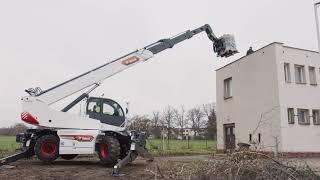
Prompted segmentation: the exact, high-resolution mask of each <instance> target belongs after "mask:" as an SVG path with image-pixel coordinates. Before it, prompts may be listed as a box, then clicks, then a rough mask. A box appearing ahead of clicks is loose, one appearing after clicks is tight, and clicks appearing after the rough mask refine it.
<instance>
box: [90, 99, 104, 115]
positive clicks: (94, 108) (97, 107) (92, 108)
mask: <svg viewBox="0 0 320 180" xmlns="http://www.w3.org/2000/svg"><path fill="white" fill-rule="evenodd" d="M88 111H90V112H93V113H100V112H101V106H100V103H98V102H96V101H90V102H89V104H88Z"/></svg>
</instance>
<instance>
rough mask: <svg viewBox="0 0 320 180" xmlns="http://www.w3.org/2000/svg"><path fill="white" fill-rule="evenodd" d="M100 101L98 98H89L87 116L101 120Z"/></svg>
mask: <svg viewBox="0 0 320 180" xmlns="http://www.w3.org/2000/svg"><path fill="white" fill-rule="evenodd" d="M101 114H102V101H101V99H99V98H89V99H88V102H87V115H89V118H92V119H96V120H101V118H102V116H101Z"/></svg>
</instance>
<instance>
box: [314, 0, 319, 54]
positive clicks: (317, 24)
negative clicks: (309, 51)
mask: <svg viewBox="0 0 320 180" xmlns="http://www.w3.org/2000/svg"><path fill="white" fill-rule="evenodd" d="M319 7H320V2H317V3H315V4H314V15H315V18H316V28H317V36H318V51H319V53H320V29H319V16H318V8H319Z"/></svg>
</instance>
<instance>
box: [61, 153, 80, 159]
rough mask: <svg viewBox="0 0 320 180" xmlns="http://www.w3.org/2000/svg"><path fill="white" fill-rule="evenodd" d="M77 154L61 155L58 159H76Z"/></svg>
mask: <svg viewBox="0 0 320 180" xmlns="http://www.w3.org/2000/svg"><path fill="white" fill-rule="evenodd" d="M77 156H78V154H61V155H60V157H61V158H62V159H65V160H71V159H74V158H75V157H77Z"/></svg>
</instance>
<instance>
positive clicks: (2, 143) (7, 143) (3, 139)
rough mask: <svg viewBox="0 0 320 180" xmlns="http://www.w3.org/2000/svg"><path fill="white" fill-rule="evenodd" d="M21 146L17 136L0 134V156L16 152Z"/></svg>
mask: <svg viewBox="0 0 320 180" xmlns="http://www.w3.org/2000/svg"><path fill="white" fill-rule="evenodd" d="M20 146H21V145H20V144H19V143H16V137H15V136H0V157H3V156H5V155H8V154H12V153H14V152H16V151H17V150H18V149H19V148H20Z"/></svg>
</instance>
